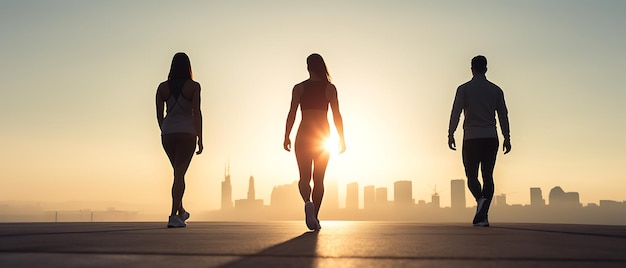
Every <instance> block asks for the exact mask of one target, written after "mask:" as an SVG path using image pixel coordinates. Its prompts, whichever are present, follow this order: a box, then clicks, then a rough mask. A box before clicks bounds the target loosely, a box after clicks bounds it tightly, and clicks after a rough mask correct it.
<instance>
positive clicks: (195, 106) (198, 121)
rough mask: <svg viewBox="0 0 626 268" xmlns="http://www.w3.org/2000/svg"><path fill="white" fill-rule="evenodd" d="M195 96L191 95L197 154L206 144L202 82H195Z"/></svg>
mask: <svg viewBox="0 0 626 268" xmlns="http://www.w3.org/2000/svg"><path fill="white" fill-rule="evenodd" d="M193 86H194V88H193V96H192V97H191V108H192V113H193V124H194V127H195V128H196V135H197V136H198V151H197V152H196V154H201V153H202V151H203V150H204V144H203V142H202V111H201V110H200V84H199V83H197V82H194V83H193Z"/></svg>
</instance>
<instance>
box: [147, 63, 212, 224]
mask: <svg viewBox="0 0 626 268" xmlns="http://www.w3.org/2000/svg"><path fill="white" fill-rule="evenodd" d="M192 79H193V74H192V72H191V63H190V61H189V57H188V56H187V54H185V53H182V52H179V53H176V54H175V55H174V58H173V59H172V65H171V67H170V73H169V75H168V77H167V81H165V82H162V83H161V84H160V85H159V87H158V88H157V93H156V116H157V121H158V123H159V128H160V129H161V143H162V144H163V148H164V149H165V153H166V154H167V157H168V158H169V160H170V163H171V164H172V168H174V183H173V185H172V210H171V212H170V216H169V219H168V223H167V227H169V228H174V227H185V226H187V224H186V223H185V221H186V220H187V219H188V218H189V212H187V211H186V210H185V208H183V194H184V192H185V173H186V172H187V168H189V163H191V158H192V157H193V153H194V151H195V150H196V143H197V145H198V151H197V152H196V154H200V153H202V150H203V149H204V146H203V145H202V113H201V112H200V84H199V83H198V82H196V81H193V80H192ZM165 104H167V110H166V112H167V113H166V114H165V116H164V107H165Z"/></svg>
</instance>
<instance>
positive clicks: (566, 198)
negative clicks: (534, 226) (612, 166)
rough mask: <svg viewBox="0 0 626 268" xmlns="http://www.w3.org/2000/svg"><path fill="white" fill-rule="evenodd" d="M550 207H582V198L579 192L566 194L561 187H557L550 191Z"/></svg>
mask: <svg viewBox="0 0 626 268" xmlns="http://www.w3.org/2000/svg"><path fill="white" fill-rule="evenodd" d="M548 198H549V199H550V206H551V207H553V206H557V207H563V206H566V207H580V206H581V204H580V197H579V196H578V192H567V193H566V192H565V191H563V189H561V187H560V186H556V187H554V188H552V190H550V195H549V197H548Z"/></svg>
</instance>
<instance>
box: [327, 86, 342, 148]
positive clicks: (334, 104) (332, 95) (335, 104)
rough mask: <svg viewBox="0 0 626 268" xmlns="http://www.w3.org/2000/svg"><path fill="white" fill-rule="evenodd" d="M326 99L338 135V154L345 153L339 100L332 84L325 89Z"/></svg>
mask: <svg viewBox="0 0 626 268" xmlns="http://www.w3.org/2000/svg"><path fill="white" fill-rule="evenodd" d="M326 97H327V98H328V100H329V101H330V109H331V110H332V111H333V121H334V122H335V128H336V129H337V134H339V153H343V152H345V151H346V140H345V138H344V135H343V118H342V117H341V112H339V99H338V98H337V88H336V87H335V85H333V84H329V85H328V86H327V87H326Z"/></svg>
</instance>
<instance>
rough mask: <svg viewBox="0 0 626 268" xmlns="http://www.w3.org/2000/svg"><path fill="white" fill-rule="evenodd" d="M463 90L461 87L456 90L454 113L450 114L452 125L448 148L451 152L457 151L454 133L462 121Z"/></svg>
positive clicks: (449, 131)
mask: <svg viewBox="0 0 626 268" xmlns="http://www.w3.org/2000/svg"><path fill="white" fill-rule="evenodd" d="M463 98H464V97H463V90H462V88H461V87H459V88H457V89H456V94H455V96H454V103H452V112H451V113H450V124H449V125H448V147H449V148H450V149H451V150H456V142H455V141H454V132H455V131H456V128H457V126H458V125H459V120H460V119H461V112H462V111H463V106H464V103H463Z"/></svg>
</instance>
